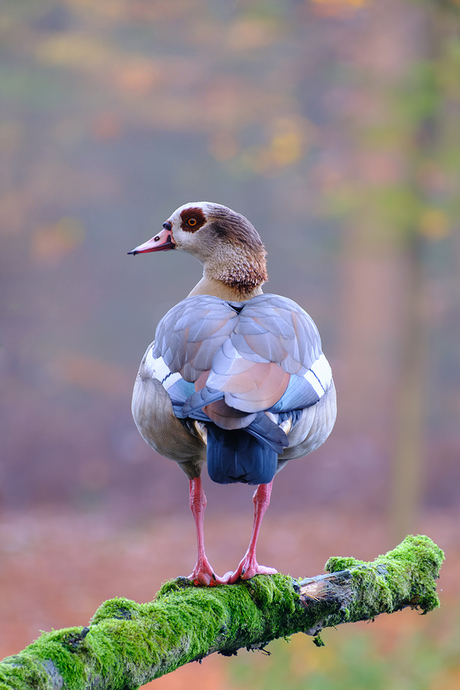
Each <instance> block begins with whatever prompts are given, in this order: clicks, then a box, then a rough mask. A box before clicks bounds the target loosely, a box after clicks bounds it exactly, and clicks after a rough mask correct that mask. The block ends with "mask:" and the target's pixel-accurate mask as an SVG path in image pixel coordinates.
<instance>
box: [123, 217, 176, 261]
mask: <svg viewBox="0 0 460 690" xmlns="http://www.w3.org/2000/svg"><path fill="white" fill-rule="evenodd" d="M171 230H172V228H171V223H168V222H166V223H163V230H162V231H161V232H159V233H158V235H155V237H152V239H151V240H148V241H147V242H144V244H140V245H139V246H138V247H136V248H135V249H132V250H131V251H130V252H128V254H133V256H134V255H136V254H146V253H147V252H165V251H167V250H168V249H175V248H176V244H175V242H174V240H173V236H172V231H171Z"/></svg>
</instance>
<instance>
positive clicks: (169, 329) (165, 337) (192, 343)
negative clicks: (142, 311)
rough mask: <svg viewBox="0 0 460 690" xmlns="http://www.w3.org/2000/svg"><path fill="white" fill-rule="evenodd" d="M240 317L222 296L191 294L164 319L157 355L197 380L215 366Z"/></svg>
mask: <svg viewBox="0 0 460 690" xmlns="http://www.w3.org/2000/svg"><path fill="white" fill-rule="evenodd" d="M236 320H237V314H236V312H235V311H234V310H233V309H232V308H231V307H230V306H229V305H228V304H227V302H224V301H223V300H221V299H219V298H218V297H213V296H211V295H200V296H196V297H189V298H187V299H185V300H183V301H182V302H179V304H177V305H176V306H175V307H173V308H172V309H171V310H170V311H169V312H168V313H167V314H166V316H164V317H163V319H162V320H161V321H160V323H159V325H158V328H157V332H156V335H155V346H154V355H155V357H160V356H161V357H162V358H163V360H164V362H165V364H166V366H167V367H169V369H170V370H171V371H173V372H180V374H181V376H182V377H183V378H184V379H185V380H186V381H189V382H194V381H196V380H197V379H198V378H199V377H200V376H201V375H202V374H203V373H204V372H205V371H209V370H210V369H211V366H212V361H213V358H214V355H215V354H216V352H217V350H218V349H219V348H220V347H221V346H222V345H223V343H224V342H225V341H226V340H227V339H228V338H229V336H230V333H231V332H232V330H233V328H234V325H235V322H236Z"/></svg>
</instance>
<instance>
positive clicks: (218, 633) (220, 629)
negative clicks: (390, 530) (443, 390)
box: [0, 536, 444, 690]
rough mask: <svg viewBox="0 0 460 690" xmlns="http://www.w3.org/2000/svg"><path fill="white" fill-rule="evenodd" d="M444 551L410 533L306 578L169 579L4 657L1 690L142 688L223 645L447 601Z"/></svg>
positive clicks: (250, 643) (230, 650)
mask: <svg viewBox="0 0 460 690" xmlns="http://www.w3.org/2000/svg"><path fill="white" fill-rule="evenodd" d="M443 558H444V554H443V552H442V551H441V549H439V548H438V547H437V546H436V544H434V543H433V542H432V541H431V540H430V539H429V538H428V537H425V536H416V537H414V536H409V537H406V539H405V540H404V541H403V542H402V543H401V544H400V545H399V546H398V547H396V548H395V549H393V551H390V552H388V553H387V554H385V555H384V556H379V557H378V558H377V559H376V560H375V561H373V562H372V563H364V562H363V561H357V560H355V559H354V558H330V559H329V561H328V562H327V563H326V566H325V571H326V573H325V574H323V575H318V576H317V577H312V578H308V579H306V580H302V581H296V580H293V579H292V578H291V577H289V576H287V575H271V576H268V575H259V576H257V577H255V578H253V579H251V580H248V581H245V582H241V583H238V584H235V585H223V586H217V587H196V586H194V584H193V583H191V582H190V581H189V580H187V579H186V578H177V579H176V580H172V581H170V582H167V583H166V584H165V585H163V587H162V588H161V589H160V591H159V592H158V594H157V596H156V598H155V600H154V601H152V602H150V603H148V604H137V603H136V602H133V601H130V600H128V599H123V598H117V599H111V600H109V601H106V602H105V603H104V604H102V606H101V607H100V608H99V609H98V610H97V611H96V613H95V615H94V617H93V619H92V621H91V623H90V624H89V626H88V627H84V628H81V627H74V628H66V629H63V630H58V631H53V632H49V633H44V634H43V635H42V636H41V637H40V638H39V639H38V640H36V641H35V642H34V643H33V644H31V645H30V646H28V647H27V648H26V649H24V650H23V651H22V652H20V653H19V654H17V655H15V656H11V657H7V658H6V659H4V661H3V662H1V663H0V690H12V688H15V690H30V689H32V688H34V689H36V690H42V689H43V690H59V689H61V688H63V689H68V690H77V689H82V688H88V689H91V690H96V689H99V688H101V689H103V688H110V689H111V690H116V689H118V688H119V689H120V690H121V689H125V690H126V689H127V688H137V687H139V686H141V685H144V684H145V683H147V682H149V681H151V680H153V679H154V678H158V677H159V676H162V675H164V674H165V673H170V672H171V671H174V670H175V669H176V668H178V667H179V666H182V665H183V664H186V663H188V662H190V661H199V660H201V659H203V658H204V657H206V656H208V655H209V654H212V653H213V652H219V653H220V654H224V655H226V656H230V655H233V654H236V653H237V651H238V650H239V649H242V648H246V649H261V648H263V647H264V646H265V645H266V644H267V643H268V642H270V641H271V640H274V639H276V638H279V637H287V636H289V635H292V634H294V633H297V632H304V633H306V634H308V635H314V636H316V637H315V642H316V644H317V645H321V644H322V642H321V638H319V632H320V631H321V630H322V629H323V628H326V627H330V626H337V625H339V624H340V623H348V622H355V621H360V620H372V619H373V618H375V616H378V615H379V614H380V613H393V612H395V611H399V610H401V609H403V608H405V607H407V606H410V607H412V608H417V609H419V610H421V611H422V612H423V613H427V612H428V611H431V610H432V609H434V608H436V607H437V606H439V600H438V597H437V594H436V579H437V578H438V576H439V569H440V567H441V564H442V561H443Z"/></svg>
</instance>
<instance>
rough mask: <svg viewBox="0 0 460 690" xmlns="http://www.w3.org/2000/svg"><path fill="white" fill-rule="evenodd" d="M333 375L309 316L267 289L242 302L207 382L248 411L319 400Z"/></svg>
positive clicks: (229, 402)
mask: <svg viewBox="0 0 460 690" xmlns="http://www.w3.org/2000/svg"><path fill="white" fill-rule="evenodd" d="M315 371H316V373H315ZM318 372H320V375H321V380H319V377H318ZM331 380H332V379H331V373H330V367H329V365H328V364H327V360H326V358H325V357H324V355H323V354H322V352H321V339H320V336H319V333H318V330H317V328H316V326H315V324H314V322H313V321H312V319H311V318H310V316H309V315H308V314H307V313H306V312H305V311H304V310H303V309H302V308H301V307H300V306H299V305H298V304H296V303H295V302H293V301H292V300H289V299H288V298H285V297H280V296H278V295H270V294H268V295H260V296H258V297H254V298H253V299H251V300H250V301H248V302H247V303H246V304H245V306H244V307H243V309H242V311H241V313H240V315H239V319H238V322H237V324H236V325H235V328H234V330H233V332H232V333H231V335H230V338H229V340H227V341H225V343H224V344H223V346H222V347H221V348H220V349H219V350H218V351H217V352H216V355H215V357H214V359H213V362H212V370H211V373H210V374H209V376H208V379H207V383H206V385H207V387H208V388H210V389H216V390H220V391H224V392H225V402H226V403H227V405H229V406H231V407H234V408H236V409H238V410H242V411H244V412H247V413H250V412H257V411H262V410H272V411H273V412H288V411H290V410H294V409H302V408H304V407H307V406H309V405H313V404H315V403H316V402H318V400H319V399H320V397H322V395H324V393H325V392H326V390H327V388H328V387H329V385H330V381H331Z"/></svg>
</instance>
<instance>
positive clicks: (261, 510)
mask: <svg viewBox="0 0 460 690" xmlns="http://www.w3.org/2000/svg"><path fill="white" fill-rule="evenodd" d="M272 486H273V480H272V481H271V482H270V484H260V485H259V486H258V487H257V489H256V491H255V493H254V496H253V499H252V500H253V502H254V523H253V526H252V535H251V541H250V542H249V546H248V550H247V551H246V553H245V555H244V557H243V560H242V561H241V562H240V564H239V566H238V568H237V569H236V570H235V572H234V573H230V577H228V575H226V576H225V580H226V582H228V583H234V582H236V581H237V580H238V579H239V578H240V577H241V579H242V580H249V579H250V578H251V577H254V575H273V574H274V573H276V572H277V571H276V570H275V569H274V568H266V567H265V566H263V565H259V564H258V563H257V560H256V546H257V538H258V536H259V531H260V526H261V524H262V518H263V516H264V515H265V511H266V510H267V508H268V506H269V503H270V496H271V493H272Z"/></svg>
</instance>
